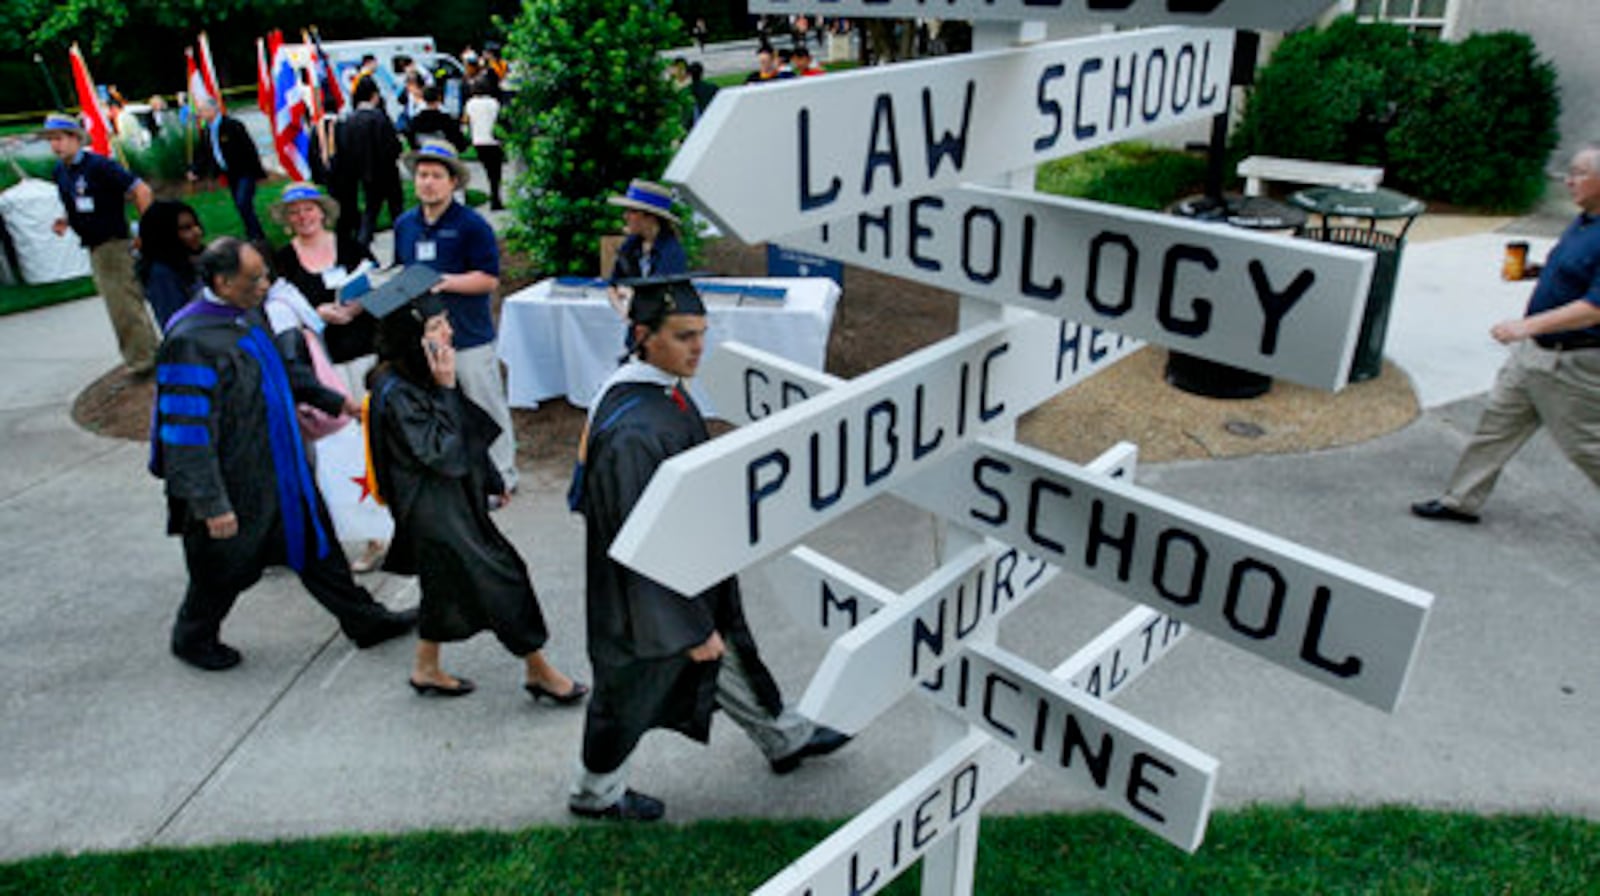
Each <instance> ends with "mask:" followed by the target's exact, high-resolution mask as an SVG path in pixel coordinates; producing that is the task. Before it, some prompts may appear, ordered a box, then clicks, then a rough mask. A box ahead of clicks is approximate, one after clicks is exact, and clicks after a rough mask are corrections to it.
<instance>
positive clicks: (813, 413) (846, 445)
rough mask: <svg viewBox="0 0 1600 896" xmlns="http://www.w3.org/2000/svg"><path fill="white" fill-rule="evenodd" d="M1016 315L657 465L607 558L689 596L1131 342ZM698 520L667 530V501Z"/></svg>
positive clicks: (1010, 417) (924, 465)
mask: <svg viewBox="0 0 1600 896" xmlns="http://www.w3.org/2000/svg"><path fill="white" fill-rule="evenodd" d="M1094 345H1095V340H1094V334H1093V333H1092V332H1091V331H1089V330H1088V329H1087V328H1080V327H1079V326H1078V325H1077V324H1072V323H1068V322H1066V321H1050V320H1048V319H1041V318H1040V317H1038V316H1037V315H1032V314H1026V313H1020V314H1016V315H1015V317H1008V318H1007V319H1006V320H1004V321H994V322H989V323H985V324H982V325H980V326H977V327H974V328H972V329H969V330H965V331H962V332H960V333H957V334H956V335H954V336H951V337H949V338H947V339H945V340H943V341H941V342H939V343H937V344H935V345H932V346H929V347H928V348H925V349H922V350H921V351H918V352H913V353H912V354H910V355H907V356H906V357H904V358H901V359H900V360H898V361H894V362H892V363H890V364H886V365H884V366H883V367H880V368H878V369H876V370H873V371H871V372H869V373H867V374H864V375H862V376H860V377H857V378H856V379H854V380H852V381H851V382H850V383H849V384H847V385H844V386H840V387H838V388H836V389H833V390H831V391H829V392H827V393H824V394H822V395H819V396H817V397H815V398H812V399H810V400H808V401H806V402H804V403H802V404H799V405H795V406H792V407H790V408H788V409H787V410H783V411H779V412H778V413H776V414H773V415H772V416H770V417H766V418H765V419H763V420H761V421H760V422H757V423H754V424H752V425H750V426H746V427H743V428H741V429H738V430H735V431H734V432H731V433H729V434H727V435H725V436H723V437H721V438H719V439H715V440H713V441H710V442H707V443H706V444H704V445H700V446H698V447H696V448H694V449H692V450H690V451H687V452H685V453H683V454H679V455H677V456H675V457H673V458H671V459H670V460H668V461H667V462H666V463H664V464H662V465H661V467H660V468H658V469H657V470H656V473H655V476H653V477H652V478H651V480H650V486H649V488H647V489H645V493H644V494H643V495H642V496H641V497H640V499H639V502H638V504H636V505H635V506H634V509H633V513H631V514H630V515H629V516H628V521H627V523H626V524H624V525H623V528H622V531H621V532H620V533H618V535H617V538H616V540H615V541H613V542H612V544H611V556H612V557H615V558H616V559H617V560H618V561H620V562H621V563H623V564H624V565H626V566H628V567H630V568H632V569H634V570H636V571H637V572H639V573H640V574H642V575H646V576H649V577H650V578H652V579H655V580H656V581H658V582H662V583H664V584H666V585H667V586H668V587H670V588H672V589H673V590H675V591H678V592H681V593H683V594H698V593H700V592H701V591H704V590H705V589H706V588H707V587H709V586H710V585H712V584H713V583H715V582H719V581H721V580H722V579H724V578H727V577H728V576H730V575H732V574H734V573H736V572H738V571H740V570H742V569H744V568H746V567H748V566H750V565H752V564H754V563H756V562H757V561H759V560H762V559H765V558H767V557H770V556H772V555H773V554H775V553H777V552H778V551H779V550H782V549H783V548H786V547H789V546H790V545H792V544H794V543H795V542H796V541H798V540H800V539H801V538H803V537H804V536H806V535H807V534H809V533H810V532H812V531H813V530H815V529H816V528H818V527H819V526H822V525H823V524H825V523H827V522H829V521H830V520H833V519H837V518H838V517H839V516H842V515H843V514H844V513H846V512H848V511H849V510H851V509H853V508H855V507H858V506H860V505H861V504H862V503H864V502H866V501H867V500H868V499H870V498H873V497H876V496H877V495H880V494H883V493H885V492H887V491H889V490H891V489H893V488H895V486H896V485H898V484H899V483H901V482H903V481H905V480H906V479H908V478H909V477H910V476H912V475H913V474H914V473H917V472H920V471H922V470H926V469H929V468H931V467H933V466H934V465H936V464H937V463H938V462H939V461H940V459H941V458H943V457H944V456H946V455H948V454H950V453H951V452H952V451H954V450H955V449H956V448H957V446H959V445H960V444H961V443H962V442H963V441H965V440H967V439H970V438H972V437H973V436H974V435H976V434H978V433H979V432H980V431H982V430H983V429H985V428H994V427H998V426H1002V425H1005V424H1006V423H1009V422H1011V421H1014V420H1015V419H1016V418H1017V417H1019V416H1021V415H1022V414H1023V413H1024V412H1026V411H1028V410H1029V409H1031V408H1033V407H1035V406H1037V405H1039V404H1040V403H1042V402H1044V401H1045V400H1046V399H1048V398H1050V397H1051V396H1054V395H1055V394H1057V393H1058V392H1060V391H1061V390H1063V389H1066V388H1067V387H1068V386H1071V385H1072V384H1073V383H1076V382H1078V381H1080V380H1082V379H1083V378H1084V377H1087V376H1089V375H1091V374H1092V373H1093V372H1094V371H1096V370H1098V369H1100V368H1101V367H1104V366H1106V365H1108V364H1110V363H1111V362H1113V361H1114V360H1116V358H1117V357H1118V356H1120V355H1122V354H1126V353H1127V352H1128V351H1131V350H1132V347H1133V343H1132V340H1127V341H1126V342H1124V343H1122V344H1116V343H1112V344H1111V345H1109V346H1105V347H1103V348H1102V349H1101V350H1100V351H1099V353H1098V355H1096V354H1095V351H1094V349H1093V346H1094ZM673 507H677V508H683V507H694V508H695V510H696V513H695V524H694V525H691V526H681V525H679V526H664V525H659V524H658V521H659V520H664V519H668V518H670V517H671V514H670V513H669V512H668V508H673Z"/></svg>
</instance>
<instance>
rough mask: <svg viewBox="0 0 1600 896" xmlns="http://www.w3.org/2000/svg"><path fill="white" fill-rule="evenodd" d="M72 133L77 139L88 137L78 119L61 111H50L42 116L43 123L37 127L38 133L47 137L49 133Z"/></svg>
mask: <svg viewBox="0 0 1600 896" xmlns="http://www.w3.org/2000/svg"><path fill="white" fill-rule="evenodd" d="M55 133H61V134H72V135H73V136H75V137H77V138H78V139H79V140H87V139H89V133H88V132H87V131H85V130H84V129H83V125H82V124H81V123H79V121H78V119H76V118H73V117H72V116H71V115H66V114H64V113H61V112H50V113H48V114H46V115H45V117H44V124H43V125H42V126H40V128H39V134H40V135H41V136H44V137H48V136H50V135H51V134H55Z"/></svg>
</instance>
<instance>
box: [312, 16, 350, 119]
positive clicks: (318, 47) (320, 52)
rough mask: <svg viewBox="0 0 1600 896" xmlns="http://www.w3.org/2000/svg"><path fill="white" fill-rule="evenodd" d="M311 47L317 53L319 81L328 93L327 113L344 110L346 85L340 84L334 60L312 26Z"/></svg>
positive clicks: (315, 63) (315, 59) (316, 61)
mask: <svg viewBox="0 0 1600 896" xmlns="http://www.w3.org/2000/svg"><path fill="white" fill-rule="evenodd" d="M311 46H312V48H313V51H314V53H315V56H314V63H313V64H314V66H315V67H316V69H317V71H318V73H319V74H318V79H319V80H320V81H322V83H323V85H324V87H323V89H324V90H326V91H327V92H328V99H327V111H328V112H338V111H339V110H340V109H342V108H344V105H345V102H346V98H345V95H344V85H343V84H340V83H339V76H338V74H336V73H335V72H334V70H333V60H331V59H329V58H328V51H327V50H324V49H323V48H322V36H321V35H319V34H317V26H315V25H312V26H311Z"/></svg>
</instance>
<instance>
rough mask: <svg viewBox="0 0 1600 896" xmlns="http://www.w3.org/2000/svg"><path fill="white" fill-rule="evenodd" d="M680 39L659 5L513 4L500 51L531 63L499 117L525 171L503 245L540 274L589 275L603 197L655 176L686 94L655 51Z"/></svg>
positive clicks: (557, 0)
mask: <svg viewBox="0 0 1600 896" xmlns="http://www.w3.org/2000/svg"><path fill="white" fill-rule="evenodd" d="M683 33H684V32H683V31H682V25H681V24H680V23H679V21H678V19H677V17H676V16H674V15H672V12H671V9H670V6H669V4H668V3H666V2H664V0H640V2H633V0H523V2H522V14H521V15H520V16H519V17H518V18H517V20H516V21H515V22H514V23H512V25H511V28H510V31H509V33H508V38H509V40H508V45H507V49H508V53H509V55H510V56H511V57H512V58H514V59H525V60H530V61H532V62H531V64H530V65H529V71H528V72H527V76H526V77H525V78H524V79H523V80H522V81H521V82H520V83H519V85H518V89H517V93H516V96H515V97H514V99H513V100H512V102H511V103H510V107H509V109H508V110H507V112H506V115H507V118H508V121H507V132H508V133H509V134H510V135H511V139H510V140H509V141H508V143H509V145H510V147H511V152H512V153H513V154H514V155H515V156H517V157H519V158H521V159H522V160H523V161H524V162H525V169H526V170H525V173H524V174H523V175H522V176H521V177H519V178H518V179H517V181H516V182H515V185H514V188H513V190H512V191H511V193H512V195H511V207H512V210H513V212H514V215H515V222H514V224H513V226H512V228H511V231H510V233H509V239H510V241H511V244H512V245H513V246H514V247H516V248H517V249H520V250H523V251H525V252H527V253H528V254H529V255H530V256H531V257H532V258H533V260H534V262H535V263H536V264H537V265H539V267H540V270H541V272H542V273H544V274H547V275H556V274H593V273H594V272H595V270H596V265H597V259H598V258H599V253H598V247H599V240H600V237H601V236H605V235H608V234H614V233H617V232H618V228H619V224H620V220H621V216H620V215H619V214H618V211H617V209H616V208H614V207H612V206H610V205H607V204H606V201H605V200H606V197H607V196H609V195H612V194H614V193H620V192H622V191H623V190H624V189H626V188H627V185H628V181H629V180H631V179H633V178H636V177H643V178H651V179H654V178H658V177H660V175H661V172H662V171H663V170H665V169H666V165H667V162H668V161H669V160H670V159H671V156H672V151H673V148H674V146H675V144H676V143H677V141H678V140H679V139H681V138H682V136H683V123H682V121H683V112H684V111H685V105H684V104H686V103H688V102H689V98H688V96H687V94H686V93H684V92H682V91H678V90H674V89H673V88H672V86H671V84H670V83H669V82H668V81H667V80H666V78H665V77H664V74H663V72H664V68H665V62H664V61H663V60H662V59H661V58H660V56H659V52H660V51H661V50H663V49H666V48H669V47H672V46H675V45H676V44H678V43H679V42H680V41H681V40H682V39H683ZM685 248H691V247H690V246H689V245H687V244H686V246H685Z"/></svg>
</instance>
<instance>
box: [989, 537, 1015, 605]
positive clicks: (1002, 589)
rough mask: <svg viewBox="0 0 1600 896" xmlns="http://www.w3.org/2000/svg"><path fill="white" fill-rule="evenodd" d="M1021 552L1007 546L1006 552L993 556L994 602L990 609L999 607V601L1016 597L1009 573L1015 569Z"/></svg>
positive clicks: (1007, 601) (1008, 600) (1006, 600)
mask: <svg viewBox="0 0 1600 896" xmlns="http://www.w3.org/2000/svg"><path fill="white" fill-rule="evenodd" d="M1021 556H1022V554H1021V553H1020V552H1018V551H1017V549H1016V548H1007V549H1006V552H1005V553H1003V554H1001V555H1000V556H998V557H996V558H994V603H993V604H992V605H991V611H997V610H999V609H1000V601H1001V600H1004V601H1005V602H1006V603H1010V602H1011V601H1013V600H1015V599H1016V596H1017V592H1016V589H1014V588H1012V587H1011V574H1012V573H1014V572H1016V571H1017V560H1018V559H1019V558H1021Z"/></svg>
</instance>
